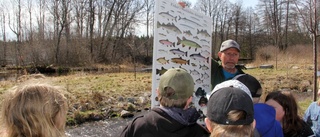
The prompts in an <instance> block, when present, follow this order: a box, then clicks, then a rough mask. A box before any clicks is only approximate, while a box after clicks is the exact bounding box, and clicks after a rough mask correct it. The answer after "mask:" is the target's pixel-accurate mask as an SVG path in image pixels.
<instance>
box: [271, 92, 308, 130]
mask: <svg viewBox="0 0 320 137" xmlns="http://www.w3.org/2000/svg"><path fill="white" fill-rule="evenodd" d="M269 99H273V100H274V101H276V102H277V103H279V104H280V105H281V106H282V107H283V110H284V112H285V115H284V117H283V120H282V121H281V123H282V129H283V133H285V134H292V135H293V134H295V133H298V132H299V131H300V130H301V129H302V124H303V120H302V119H301V118H300V116H299V114H298V104H297V101H296V99H295V98H294V96H293V95H292V93H291V92H289V91H273V92H270V93H269V94H268V95H267V97H266V100H265V101H268V100H269Z"/></svg>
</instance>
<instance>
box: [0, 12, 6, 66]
mask: <svg viewBox="0 0 320 137" xmlns="http://www.w3.org/2000/svg"><path fill="white" fill-rule="evenodd" d="M0 24H1V28H2V40H3V42H2V46H3V48H2V52H3V53H2V57H1V56H0V60H1V59H2V60H3V61H2V63H1V64H0V65H7V36H6V33H7V32H6V16H5V14H4V12H3V11H2V18H1V19H0Z"/></svg>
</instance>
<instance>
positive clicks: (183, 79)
mask: <svg viewBox="0 0 320 137" xmlns="http://www.w3.org/2000/svg"><path fill="white" fill-rule="evenodd" d="M167 87H170V88H172V89H173V90H174V91H175V92H174V93H173V94H169V93H168V92H167V91H166V90H165V89H166V88H167ZM193 92H194V81H193V78H192V76H191V75H190V74H189V73H188V72H187V71H186V70H184V69H181V68H171V69H168V70H167V71H166V72H165V73H164V74H163V75H161V77H160V82H159V94H160V95H161V96H163V97H167V98H169V99H175V100H176V99H186V98H189V97H190V96H192V94H193Z"/></svg>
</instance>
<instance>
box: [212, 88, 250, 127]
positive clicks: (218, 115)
mask: <svg viewBox="0 0 320 137" xmlns="http://www.w3.org/2000/svg"><path fill="white" fill-rule="evenodd" d="M232 110H241V111H244V112H245V117H244V118H242V119H238V120H236V121H233V120H231V119H229V118H228V113H229V112H230V111H232ZM207 117H208V118H209V119H210V120H211V121H214V122H215V123H217V124H223V125H249V124H251V123H252V122H253V102H252V100H251V99H250V96H249V95H248V94H247V93H246V92H244V91H243V90H241V89H239V88H235V87H225V88H221V89H219V90H217V91H216V92H214V93H213V94H212V95H211V97H210V99H209V102H208V105H207Z"/></svg>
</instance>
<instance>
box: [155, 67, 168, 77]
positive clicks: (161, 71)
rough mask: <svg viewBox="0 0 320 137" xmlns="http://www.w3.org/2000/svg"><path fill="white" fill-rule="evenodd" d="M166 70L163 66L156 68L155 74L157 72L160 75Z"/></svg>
mask: <svg viewBox="0 0 320 137" xmlns="http://www.w3.org/2000/svg"><path fill="white" fill-rule="evenodd" d="M166 71H167V69H165V68H164V67H161V69H156V74H159V75H160V76H161V75H162V74H163V73H165V72H166Z"/></svg>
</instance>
